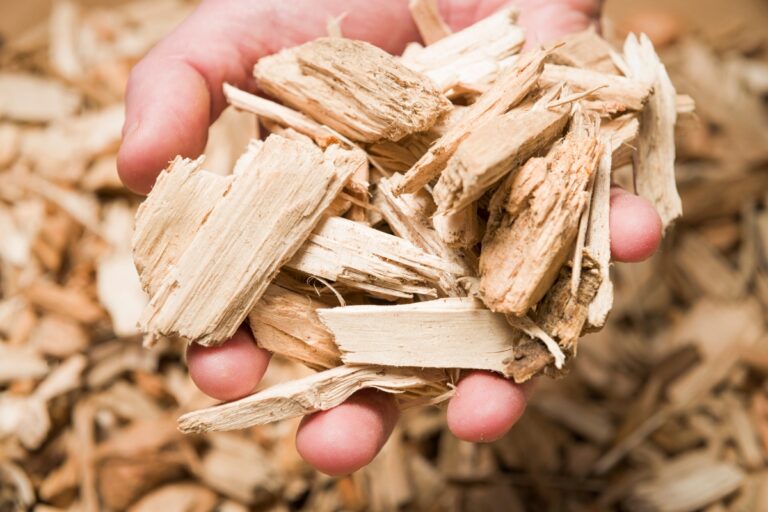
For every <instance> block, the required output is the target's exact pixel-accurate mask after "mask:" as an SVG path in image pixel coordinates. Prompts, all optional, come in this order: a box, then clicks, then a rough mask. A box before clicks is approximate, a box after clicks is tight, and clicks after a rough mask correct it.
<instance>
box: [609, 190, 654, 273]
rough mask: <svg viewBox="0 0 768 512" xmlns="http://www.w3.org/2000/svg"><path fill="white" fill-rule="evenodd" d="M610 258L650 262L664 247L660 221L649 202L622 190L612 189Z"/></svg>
mask: <svg viewBox="0 0 768 512" xmlns="http://www.w3.org/2000/svg"><path fill="white" fill-rule="evenodd" d="M610 208H611V209H610V212H611V213H610V217H609V226H610V228H609V229H610V233H611V256H612V257H613V259H614V260H616V261H624V262H638V261H643V260H645V259H647V258H650V257H651V256H652V255H653V253H655V252H656V249H658V247H659V244H660V243H661V218H660V217H659V214H658V212H656V209H655V208H654V207H653V206H652V205H651V203H649V202H648V200H646V199H644V198H642V197H640V196H636V195H635V194H631V193H629V192H627V191H625V190H623V189H621V188H619V187H613V188H612V189H611V207H610Z"/></svg>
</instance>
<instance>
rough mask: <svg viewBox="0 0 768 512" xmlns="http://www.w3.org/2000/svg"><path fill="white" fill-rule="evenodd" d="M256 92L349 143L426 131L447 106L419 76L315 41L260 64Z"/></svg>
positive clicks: (334, 41)
mask: <svg viewBox="0 0 768 512" xmlns="http://www.w3.org/2000/svg"><path fill="white" fill-rule="evenodd" d="M254 75H255V76H256V80H257V82H258V84H259V87H260V88H261V89H262V90H263V91H264V92H266V93H268V94H270V95H272V96H274V97H275V98H277V99H279V100H280V101H282V102H284V103H286V104H287V105H290V106H292V107H293V108H296V109H298V110H301V111H302V112H304V113H305V114H307V115H308V116H309V117H311V118H313V119H315V120H316V121H318V122H320V123H323V124H326V125H328V126H329V127H331V128H333V129H334V130H336V131H338V132H339V133H341V134H342V135H344V136H346V137H349V138H350V139H352V140H355V141H361V142H376V141H378V140H382V139H388V140H398V139H401V138H402V137H404V136H405V135H408V134H409V133H414V132H421V131H424V130H427V129H429V128H430V127H431V126H432V125H433V124H435V122H436V121H437V119H438V117H440V116H441V115H442V114H444V113H446V112H447V111H448V110H450V109H451V103H450V102H449V101H448V99H447V98H446V97H445V96H443V94H442V93H441V92H440V91H438V90H437V89H436V88H435V86H434V85H433V84H432V82H431V81H430V80H429V79H428V78H427V77H425V76H423V75H421V74H419V73H417V72H415V71H412V70H410V69H408V68H407V67H405V66H403V65H402V64H401V63H400V62H398V60H397V59H396V58H395V57H393V56H391V55H389V54H388V53H386V52H384V51H383V50H380V49H378V48H376V47H375V46H372V45H370V44H368V43H364V42H362V41H352V40H349V39H341V38H324V39H317V40H315V41H312V42H310V43H306V44H303V45H301V46H297V47H295V48H290V49H288V50H283V51H281V52H280V53H278V54H276V55H273V56H271V57H266V58H263V59H261V60H260V61H259V62H258V63H257V64H256V67H255V68H254Z"/></svg>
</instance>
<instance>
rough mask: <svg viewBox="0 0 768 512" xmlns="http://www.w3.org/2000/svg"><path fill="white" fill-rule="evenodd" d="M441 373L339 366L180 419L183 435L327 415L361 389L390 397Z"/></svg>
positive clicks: (437, 376)
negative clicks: (327, 411)
mask: <svg viewBox="0 0 768 512" xmlns="http://www.w3.org/2000/svg"><path fill="white" fill-rule="evenodd" d="M440 376H441V372H423V371H417V372H414V371H410V370H408V369H402V370H399V369H383V368H377V367H375V366H367V367H361V368H356V367H347V366H340V367H337V368H332V369H330V370H325V371H323V372H320V373H316V374H313V375H310V376H309V377H305V378H303V379H298V380H294V381H292V382H286V383H284V384H278V385H276V386H273V387H271V388H267V389H265V390H263V391H260V392H258V393H256V394H255V395H251V396H249V397H246V398H242V399H240V400H236V401H234V402H229V403H226V404H222V405H217V406H214V407H211V408H209V409H203V410H200V411H194V412H190V413H187V414H185V415H184V416H182V417H181V418H179V429H181V431H182V432H209V431H212V430H233V429H241V428H247V427H250V426H253V425H262V424H264V423H269V422H273V421H278V420H283V419H288V418H294V417H296V416H303V415H306V414H309V413H312V412H316V411H322V410H326V409H330V408H331V407H334V406H336V405H339V404H340V403H341V402H343V401H344V400H346V399H347V398H349V397H350V396H351V395H352V393H354V392H355V391H359V390H360V389H365V388H376V389H379V390H381V391H385V392H388V393H398V392H402V391H403V390H405V389H408V388H414V387H418V386H420V385H426V384H429V383H430V382H433V381H435V380H438V379H439V378H440Z"/></svg>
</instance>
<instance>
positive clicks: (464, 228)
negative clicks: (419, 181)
mask: <svg viewBox="0 0 768 512" xmlns="http://www.w3.org/2000/svg"><path fill="white" fill-rule="evenodd" d="M432 223H433V224H434V226H435V231H437V234H438V235H439V236H440V239H441V240H442V241H443V242H445V243H446V245H448V246H449V247H454V248H462V249H468V248H470V247H473V246H475V245H477V243H478V242H480V240H481V239H482V238H483V234H482V229H483V228H482V226H481V225H480V219H479V218H478V216H477V205H476V204H474V203H473V204H470V205H469V206H467V207H465V208H463V209H462V210H459V211H457V212H455V213H450V214H447V215H443V214H435V216H434V217H432Z"/></svg>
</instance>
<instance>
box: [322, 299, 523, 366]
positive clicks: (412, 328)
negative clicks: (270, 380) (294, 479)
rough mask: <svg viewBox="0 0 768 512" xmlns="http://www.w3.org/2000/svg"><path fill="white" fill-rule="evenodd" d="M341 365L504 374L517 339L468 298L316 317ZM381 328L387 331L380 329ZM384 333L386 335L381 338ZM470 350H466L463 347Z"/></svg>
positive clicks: (352, 308)
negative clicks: (332, 342) (335, 347)
mask: <svg viewBox="0 0 768 512" xmlns="http://www.w3.org/2000/svg"><path fill="white" fill-rule="evenodd" d="M318 314H319V316H320V320H321V321H322V322H323V323H324V324H325V325H326V326H327V327H328V329H329V330H330V331H331V333H333V337H334V340H335V342H336V344H337V345H338V347H339V349H340V350H341V354H342V355H341V358H342V360H343V361H344V362H345V363H347V364H377V365H383V366H398V367H404V366H414V367H424V368H475V369H484V370H493V371H497V372H501V373H506V368H507V364H508V361H510V360H512V359H514V356H515V342H516V341H517V339H518V338H520V336H521V333H520V332H519V331H517V330H516V329H514V328H512V327H511V326H510V325H509V324H508V323H507V321H506V319H505V318H504V315H502V314H498V313H493V312H491V311H489V310H488V309H486V308H485V307H484V306H483V305H482V303H481V302H480V301H478V300H476V299H472V298H449V299H437V300H431V301H427V302H417V303H413V304H401V305H397V306H346V307H339V308H330V309H324V310H320V311H318ZM385 326H387V327H386V328H385ZM385 329H386V335H384V336H382V332H383V330H385ZM470 346H471V347H472V350H467V347H470Z"/></svg>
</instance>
